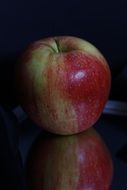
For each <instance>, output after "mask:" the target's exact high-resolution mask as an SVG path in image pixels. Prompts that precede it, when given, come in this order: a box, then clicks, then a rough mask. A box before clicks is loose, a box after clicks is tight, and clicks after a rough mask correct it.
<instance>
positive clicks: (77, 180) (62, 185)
mask: <svg viewBox="0 0 127 190" xmlns="http://www.w3.org/2000/svg"><path fill="white" fill-rule="evenodd" d="M28 155H29V156H28V159H27V162H26V168H27V169H26V174H27V175H26V176H27V182H28V187H29V188H30V190H109V189H110V186H111V183H112V176H113V165H112V159H111V156H110V153H109V150H108V149H107V146H106V145H105V144H104V142H103V140H102V138H101V137H100V136H99V134H98V133H97V132H96V131H95V130H94V129H93V128H90V129H88V130H86V131H85V132H82V133H80V134H75V135H71V136H60V135H59V136H58V135H51V136H49V137H48V136H47V137H43V136H41V137H40V138H39V140H38V141H37V142H36V143H35V144H34V146H33V148H31V151H30V152H29V154H28Z"/></svg>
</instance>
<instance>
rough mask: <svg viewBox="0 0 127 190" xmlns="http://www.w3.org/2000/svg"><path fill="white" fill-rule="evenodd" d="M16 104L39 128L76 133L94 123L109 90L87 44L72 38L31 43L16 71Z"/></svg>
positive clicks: (101, 62)
mask: <svg viewBox="0 0 127 190" xmlns="http://www.w3.org/2000/svg"><path fill="white" fill-rule="evenodd" d="M16 81H17V92H18V93H17V94H18V97H19V101H20V103H21V105H22V107H23V109H24V110H25V112H26V113H27V114H28V116H29V117H30V118H31V120H32V121H34V122H35V123H36V124H37V125H38V126H40V127H42V128H43V129H46V130H48V131H50V132H52V133H56V134H64V135H65V134H74V133H79V132H81V131H84V130H86V129H88V128H89V127H91V126H93V125H94V124H95V122H96V121H97V120H98V119H99V117H100V115H101V113H102V111H103V108H104V106H105V104H106V101H107V99H108V97H109V92H110V86H111V72H110V68H109V65H108V63H107V61H106V59H105V58H104V56H103V55H102V54H101V53H100V52H99V50H98V49H97V48H96V47H94V46H93V45H92V44H90V43H89V42H87V41H85V40H83V39H80V38H77V37H71V36H59V37H49V38H45V39H41V40H39V41H36V42H33V43H32V44H31V45H30V46H29V47H28V48H27V49H26V50H25V51H24V54H23V55H22V58H21V59H20V62H19V64H18V65H17V67H16Z"/></svg>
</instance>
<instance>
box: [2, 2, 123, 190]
mask: <svg viewBox="0 0 127 190" xmlns="http://www.w3.org/2000/svg"><path fill="white" fill-rule="evenodd" d="M126 10H127V1H126V0H120V1H115V0H111V1H108V0H107V1H106V0H103V1H102V0H98V1H97V0H95V1H94V0H93V1H91V0H89V1H85V0H70V1H69V0H63V1H60V0H53V1H51V0H36V1H33V0H31V1H30V0H22V1H21V0H20V1H18V0H1V1H0V104H1V105H2V106H3V107H1V109H0V115H1V114H2V118H3V115H4V119H2V118H1V119H0V121H2V122H0V126H4V125H5V127H1V128H0V129H1V131H4V128H6V130H5V131H4V132H1V133H0V145H1V146H0V150H1V152H4V154H3V157H0V162H1V163H2V168H3V170H5V168H6V170H5V171H4V175H3V173H2V170H1V175H3V177H5V182H4V185H5V184H6V185H7V182H8V184H11V185H10V189H11V186H12V187H14V186H16V185H17V189H25V187H24V185H20V184H23V183H24V182H22V179H21V178H22V177H21V175H18V174H17V173H19V172H20V173H22V169H21V164H19V162H18V161H17V160H19V156H17V155H15V154H13V155H11V154H12V153H11V152H10V141H13V143H14V144H17V143H15V142H14V139H15V138H17V132H15V129H14V127H13V124H14V123H13V121H12V118H11V119H10V117H11V116H10V113H9V112H10V111H11V110H12V109H13V108H14V107H15V106H17V105H18V104H19V102H18V101H17V99H16V95H15V90H16V89H15V85H14V67H15V64H16V63H17V61H18V59H19V57H20V54H21V53H22V52H23V51H24V49H25V48H26V47H27V46H28V45H29V44H30V43H31V42H33V41H35V40H38V39H41V38H44V37H48V36H54V35H55V36H56V35H73V36H78V37H80V38H84V39H86V40H88V41H89V42H91V43H93V44H94V45H95V46H96V47H97V48H98V49H99V50H100V51H101V52H102V53H103V55H104V56H105V57H106V59H107V61H108V63H109V66H110V68H111V73H112V88H111V93H110V99H115V100H122V101H127V92H126V88H127V45H126V44H127V11H126ZM3 108H4V109H7V110H8V111H9V112H7V113H6V111H4V112H3ZM8 114H9V116H8ZM5 121H6V122H5ZM121 121H122V122H121ZM10 123H11V124H10ZM100 125H101V127H100ZM102 125H103V126H102ZM126 125H127V121H126V118H124V120H123V118H117V119H116V118H114V117H108V118H107V117H106V118H105V117H104V118H101V119H100V120H99V121H98V123H97V126H95V127H96V128H97V130H98V131H99V132H100V133H101V135H102V136H103V138H104V140H105V142H106V143H107V145H108V146H109V149H110V151H111V154H112V157H113V161H114V165H115V174H114V180H113V185H112V190H126V187H127V185H126V181H127V180H126V179H127V177H126V175H127V164H126V162H125V160H124V162H122V161H121V160H118V159H117V156H116V153H117V152H118V150H120V149H121V148H122V146H123V145H125V144H126V143H127V140H126V136H127V128H126ZM26 126H27V127H28V123H27V124H26ZM26 126H25V127H24V128H23V132H22V133H21V134H22V135H21V136H20V139H22V140H21V141H20V149H21V150H20V151H21V153H22V154H21V155H22V157H24V155H25V154H24V151H25V148H26V149H27V147H28V144H30V141H31V140H30V139H31V138H32V137H33V136H34V132H35V130H34V128H32V130H33V131H32V132H31V126H32V124H30V127H29V128H26ZM10 128H11V130H12V133H15V134H16V135H15V137H14V136H13V135H12V134H11V135H10V132H8V131H9V130H10ZM8 129H9V130H8ZM11 130H10V131H11ZM26 130H27V131H26ZM6 133H7V134H8V135H6ZM8 136H9V140H8ZM12 136H13V137H12ZM24 138H25V141H24ZM13 143H12V144H13ZM11 150H12V152H15V150H16V151H17V148H16V147H15V146H14V147H13V146H12V148H11ZM126 150H127V148H126ZM124 151H125V150H124ZM126 153H127V151H126ZM126 153H125V154H126ZM125 154H124V155H125ZM10 155H11V157H10ZM8 157H9V158H11V159H8ZM126 158H127V157H126ZM1 160H4V162H2V161H1ZM15 160H16V161H15ZM126 161H127V159H126ZM4 164H5V165H4ZM16 164H17V165H16ZM0 166H1V165H0ZM4 166H5V167H4ZM13 166H14V167H13ZM17 168H18V169H17ZM8 170H9V171H10V173H8ZM6 171H7V173H8V176H6ZM11 171H13V172H12V173H11ZM18 171H19V172H18ZM12 174H13V175H12ZM10 176H12V178H11V179H10ZM15 179H16V180H15ZM0 185H1V183H0ZM19 186H20V188H19ZM13 189H14V188H13Z"/></svg>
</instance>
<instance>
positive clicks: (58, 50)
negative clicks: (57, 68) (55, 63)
mask: <svg viewBox="0 0 127 190" xmlns="http://www.w3.org/2000/svg"><path fill="white" fill-rule="evenodd" d="M55 42H56V46H57V52H58V53H59V52H61V49H60V44H59V41H58V40H56V39H55Z"/></svg>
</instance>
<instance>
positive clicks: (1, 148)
mask: <svg viewBox="0 0 127 190" xmlns="http://www.w3.org/2000/svg"><path fill="white" fill-rule="evenodd" d="M18 146H19V145H18V129H17V121H16V118H15V117H14V115H13V114H11V113H9V112H7V111H6V110H4V109H3V108H2V107H1V106H0V189H8V188H9V189H16V190H26V187H25V181H24V177H23V167H22V161H21V156H20V153H19V148H18Z"/></svg>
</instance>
